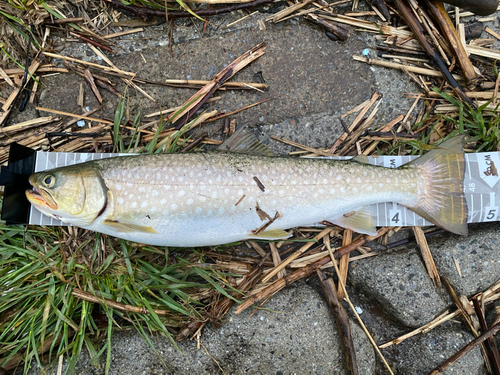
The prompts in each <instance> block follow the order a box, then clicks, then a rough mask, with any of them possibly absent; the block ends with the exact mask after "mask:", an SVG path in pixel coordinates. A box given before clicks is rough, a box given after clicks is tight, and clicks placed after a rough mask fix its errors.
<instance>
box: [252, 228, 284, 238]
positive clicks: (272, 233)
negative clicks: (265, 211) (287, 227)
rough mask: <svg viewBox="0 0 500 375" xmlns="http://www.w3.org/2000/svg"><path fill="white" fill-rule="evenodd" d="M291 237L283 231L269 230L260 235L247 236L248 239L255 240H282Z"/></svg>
mask: <svg viewBox="0 0 500 375" xmlns="http://www.w3.org/2000/svg"><path fill="white" fill-rule="evenodd" d="M291 236H292V235H291V234H290V233H288V232H285V231H284V230H281V229H271V230H266V231H264V232H262V233H259V234H253V233H251V234H249V235H248V237H249V238H253V239H256V240H284V239H287V238H289V237H291Z"/></svg>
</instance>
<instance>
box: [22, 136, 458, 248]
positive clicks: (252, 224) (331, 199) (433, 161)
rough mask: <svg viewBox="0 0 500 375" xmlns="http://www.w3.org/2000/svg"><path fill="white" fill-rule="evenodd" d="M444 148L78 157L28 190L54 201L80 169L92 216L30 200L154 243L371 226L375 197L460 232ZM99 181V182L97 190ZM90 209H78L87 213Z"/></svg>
mask: <svg viewBox="0 0 500 375" xmlns="http://www.w3.org/2000/svg"><path fill="white" fill-rule="evenodd" d="M455 143H457V142H456V141H455ZM454 148H455V149H456V147H454ZM443 150H444V151H440V150H435V151H432V152H431V153H435V154H436V155H434V156H435V157H434V158H433V157H432V156H433V155H429V154H431V153H429V154H428V155H429V156H428V157H425V156H424V157H422V158H420V159H417V161H419V160H420V162H417V163H414V164H411V165H407V166H403V167H401V168H399V169H389V168H383V167H377V166H372V165H368V164H364V163H359V162H355V161H350V162H349V161H348V162H345V161H332V160H320V159H298V158H281V157H269V156H255V155H245V154H239V153H232V152H206V153H192V154H159V155H139V156H126V157H116V158H110V159H102V160H99V161H92V162H88V163H84V164H82V165H80V166H79V167H78V168H79V170H78V171H77V172H72V170H71V168H74V167H64V168H59V169H55V170H53V171H48V172H42V173H39V174H35V175H33V176H32V177H31V178H30V181H31V183H32V185H33V186H34V190H33V191H30V192H28V193H27V195H28V198H29V199H30V201H32V203H33V202H34V201H36V199H37V198H40V195H39V193H42V196H43V193H44V192H45V193H46V194H52V195H51V196H52V198H53V200H54V202H56V204H57V202H58V200H60V199H59V198H58V197H61V196H62V195H63V194H66V195H68V192H66V193H64V192H63V190H64V189H63V187H59V190H58V187H57V186H56V184H57V180H60V179H61V178H62V177H61V176H67V175H68V174H71V173H74V174H75V176H81V175H84V176H85V177H84V178H83V179H82V185H83V186H84V187H85V188H84V190H89V188H87V187H92V189H93V192H92V195H91V196H90V195H88V194H86V193H85V194H83V195H85V196H86V198H85V199H86V200H87V199H88V207H90V206H92V207H93V210H94V213H95V217H94V218H92V219H91V220H90V219H85V221H82V220H81V218H79V217H78V215H77V212H76V211H78V210H79V208H78V209H77V208H75V209H73V211H72V213H71V217H68V216H67V215H65V214H64V212H61V211H63V210H62V209H61V207H60V205H59V204H57V206H58V207H57V209H55V210H54V209H52V211H49V210H48V209H47V207H40V202H39V201H37V202H35V203H34V204H35V206H37V204H38V206H37V208H39V209H40V210H41V211H42V212H44V213H47V214H49V215H51V216H53V217H56V218H58V219H61V220H63V221H66V222H68V223H73V224H75V225H79V226H82V227H84V228H87V229H91V230H94V231H98V232H102V233H106V234H110V235H113V236H116V237H120V238H124V239H127V240H132V241H136V242H140V243H147V244H152V245H168V246H181V247H190V246H207V245H217V244H223V243H229V242H234V241H239V240H244V239H251V238H265V239H277V238H285V237H286V236H287V235H288V234H287V233H286V232H284V231H283V230H284V229H289V228H293V227H296V226H300V225H311V224H314V223H319V222H322V221H328V222H331V223H335V224H338V225H342V226H345V227H349V228H352V229H353V230H356V231H358V232H361V233H368V234H374V233H375V227H374V226H373V222H372V219H371V216H370V215H369V214H368V213H366V211H365V210H364V208H365V207H367V206H369V205H371V204H376V203H380V202H396V203H400V204H403V205H405V206H407V207H409V208H410V209H413V210H414V211H416V212H417V213H419V214H421V215H422V216H424V217H425V218H426V219H429V220H431V221H433V222H434V223H436V224H438V225H441V226H443V227H445V228H447V229H449V230H452V231H454V232H458V233H463V232H464V230H465V231H466V227H465V220H466V217H467V213H466V209H465V208H464V200H463V193H462V186H461V181H460V179H461V175H462V173H463V155H461V154H458V153H456V150H453V148H452V150H448V149H443ZM443 153H444V154H445V155H444V156H443ZM426 156H427V155H426ZM460 157H462V163H461V162H460ZM443 158H444V159H443ZM421 159H422V160H421ZM443 160H444V162H443ZM455 169H456V171H455ZM457 175H458V177H457ZM47 176H51V177H53V178H54V179H55V181H56V182H55V183H54V186H52V190H51V189H48V188H47V189H45V190H44V187H43V183H44V180H47ZM66 178H67V177H66ZM78 178H80V177H78ZM40 181H41V182H40ZM50 182H52V181H50ZM95 186H100V187H101V192H100V193H99V194H97V195H96V192H95V189H96V188H95ZM72 194H73V195H76V194H75V193H72ZM78 194H79V195H80V196H81V195H82V193H81V192H80V193H78ZM30 195H31V197H30ZM450 197H451V200H450ZM39 200H40V199H39ZM84 206H85V205H84ZM88 207H87V208H82V209H81V211H85V210H86V211H91V209H90V208H88ZM450 210H451V211H453V214H450V212H451V211H450ZM450 215H451V216H450ZM86 217H87V216H86ZM464 228H465V229H464Z"/></svg>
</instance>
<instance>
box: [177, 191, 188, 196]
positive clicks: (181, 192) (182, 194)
mask: <svg viewBox="0 0 500 375" xmlns="http://www.w3.org/2000/svg"><path fill="white" fill-rule="evenodd" d="M177 195H178V196H179V197H183V196H185V195H186V192H185V191H184V190H180V191H179V192H178V193H177Z"/></svg>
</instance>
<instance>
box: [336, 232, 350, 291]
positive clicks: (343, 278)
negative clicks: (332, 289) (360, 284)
mask: <svg viewBox="0 0 500 375" xmlns="http://www.w3.org/2000/svg"><path fill="white" fill-rule="evenodd" d="M351 242H352V230H350V229H346V230H344V235H343V236H342V246H347V245H349V244H350V243H351ZM350 255H351V253H347V254H346V255H344V256H342V257H341V258H340V260H339V285H338V288H337V289H338V297H339V300H342V298H343V297H344V290H343V289H342V284H344V285H345V284H346V282H347V272H348V271H349V257H350Z"/></svg>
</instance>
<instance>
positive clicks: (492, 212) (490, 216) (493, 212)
mask: <svg viewBox="0 0 500 375" xmlns="http://www.w3.org/2000/svg"><path fill="white" fill-rule="evenodd" d="M497 217H498V206H495V193H494V192H491V193H490V204H489V205H488V206H485V207H484V221H496V220H497Z"/></svg>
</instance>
